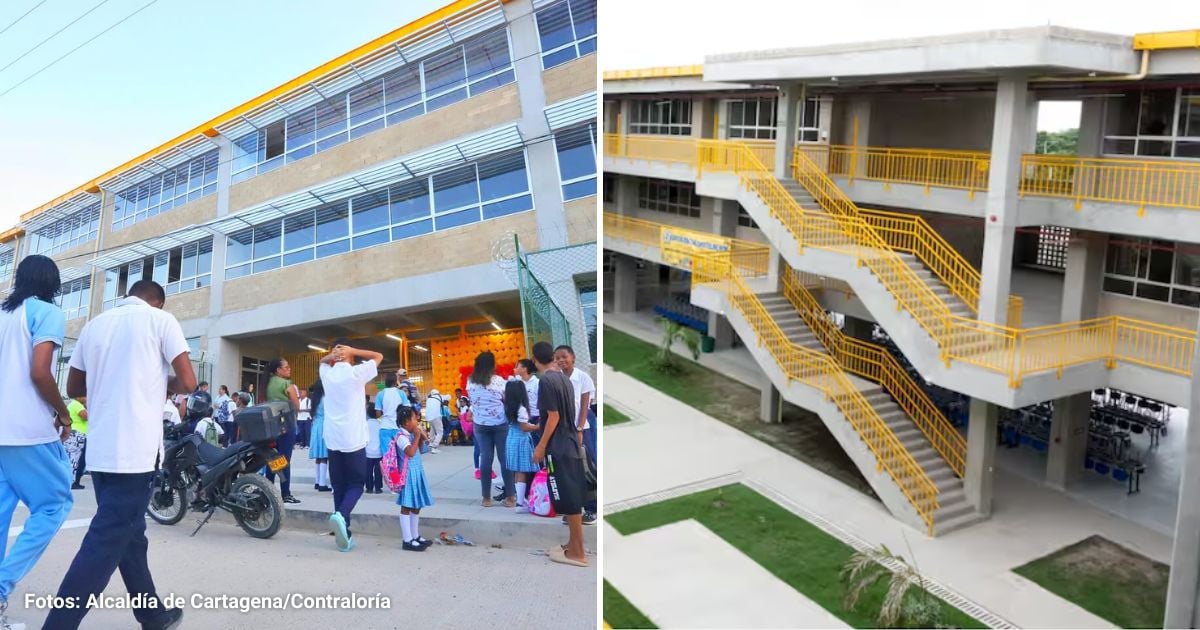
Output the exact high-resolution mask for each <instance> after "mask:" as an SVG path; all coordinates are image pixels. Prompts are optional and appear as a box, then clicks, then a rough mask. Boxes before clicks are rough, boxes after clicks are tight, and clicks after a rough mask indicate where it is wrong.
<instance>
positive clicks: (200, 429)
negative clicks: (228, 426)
mask: <svg viewBox="0 0 1200 630" xmlns="http://www.w3.org/2000/svg"><path fill="white" fill-rule="evenodd" d="M210 424H211V425H213V426H214V427H216V428H217V435H225V429H222V428H221V423H220V422H217V421H216V420H214V419H212V418H203V419H201V420H200V422H197V423H196V433H198V434H199V435H200V437H204V434H205V433H207V432H208V425H210Z"/></svg>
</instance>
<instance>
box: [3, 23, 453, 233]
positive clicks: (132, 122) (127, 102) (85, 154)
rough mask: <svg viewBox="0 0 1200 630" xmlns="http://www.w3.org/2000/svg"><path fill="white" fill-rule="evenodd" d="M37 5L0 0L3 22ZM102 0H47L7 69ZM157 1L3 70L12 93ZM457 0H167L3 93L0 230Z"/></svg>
mask: <svg viewBox="0 0 1200 630" xmlns="http://www.w3.org/2000/svg"><path fill="white" fill-rule="evenodd" d="M37 2H38V0H0V29H3V28H4V27H5V26H7V25H8V24H9V23H11V22H12V21H13V20H15V19H16V18H17V17H18V16H20V15H21V14H22V13H24V12H26V11H28V10H29V9H30V8H31V7H33V6H34V5H35V4H37ZM98 2H100V0H47V1H46V3H45V4H43V5H42V6H40V7H38V8H37V9H36V10H35V11H34V12H33V13H30V14H29V16H28V17H26V18H25V19H24V20H22V21H21V22H20V23H18V24H17V25H16V26H14V27H12V28H11V29H10V30H8V31H7V32H5V33H3V34H0V67H3V66H6V65H8V63H9V62H10V61H12V60H13V59H15V58H16V57H18V56H19V55H21V54H23V53H25V52H26V51H27V50H29V49H30V48H32V47H33V46H34V45H36V44H37V43H38V42H40V41H41V40H43V39H45V38H46V37H47V36H49V35H50V34H51V33H53V32H54V31H56V30H58V29H59V28H61V27H63V26H65V25H66V24H67V23H68V22H70V21H71V20H73V19H75V18H76V17H78V16H80V15H82V14H83V13H84V12H85V11H87V10H88V9H90V8H92V7H93V6H95V5H96V4H97V3H98ZM147 2H148V0H108V2H106V3H105V4H104V5H103V6H101V7H100V8H99V9H97V10H96V11H94V12H93V13H91V14H90V15H88V16H87V17H85V18H84V19H82V20H80V21H79V22H78V23H77V24H75V25H74V26H72V27H70V28H69V29H67V30H65V31H63V33H62V34H60V35H58V36H57V37H55V38H54V39H52V40H50V41H49V42H47V43H46V44H44V45H43V46H42V47H41V48H39V49H38V50H36V51H35V52H33V53H32V54H30V55H28V56H27V57H25V58H24V59H22V60H20V61H19V62H17V63H16V64H13V66H12V67H10V68H8V69H6V70H4V71H2V72H0V92H4V91H6V90H8V88H9V87H10V86H12V85H15V84H16V83H18V82H19V81H21V80H22V79H24V78H25V77H27V76H29V75H30V74H32V73H34V72H35V71H36V70H38V69H39V68H41V67H43V66H45V65H46V64H48V63H50V62H51V61H53V60H54V59H56V58H58V57H59V56H61V55H62V54H63V53H65V52H67V51H68V50H70V49H71V48H74V47H75V46H77V45H79V44H80V43H82V42H83V41H84V40H86V39H88V38H89V37H91V36H92V35H95V34H96V33H98V32H100V31H102V30H104V29H105V28H107V27H108V26H110V25H112V24H114V23H115V22H117V21H118V20H120V19H121V18H123V17H125V16H126V15H128V14H130V13H132V12H133V11H135V10H136V9H137V8H138V7H141V6H142V5H144V4H146V3H147ZM448 3H449V0H403V1H398V0H340V1H338V2H330V1H327V0H326V1H321V0H249V1H247V0H241V1H234V0H204V1H199V0H158V2H156V3H155V4H153V5H151V6H150V7H149V8H147V9H146V10H144V11H142V12H141V13H139V14H137V15H136V16H134V17H133V18H131V19H129V20H128V21H127V22H125V23H124V24H121V25H120V26H118V27H116V28H114V29H113V30H111V31H109V32H108V33H106V34H104V35H103V36H101V37H100V38H98V39H96V40H95V41H94V42H92V43H90V44H88V45H87V46H85V47H83V48H81V49H80V50H79V51H78V52H76V53H74V54H73V55H71V56H70V57H67V58H66V59H64V60H63V61H61V62H59V63H58V64H57V65H55V66H54V67H52V68H50V69H49V70H47V71H45V72H43V73H41V74H40V75H38V76H37V77H36V78H34V79H32V80H30V81H28V82H27V83H25V84H24V85H21V86H20V87H18V88H16V89H15V90H13V91H12V92H10V93H9V94H7V95H6V96H3V97H0V191H3V192H2V193H0V230H3V229H7V228H8V227H10V226H12V225H14V224H15V223H16V221H17V219H18V217H19V216H20V215H21V214H22V213H24V212H27V211H29V210H31V209H33V208H35V207H37V206H38V205H41V204H42V203H44V202H46V201H48V200H50V199H52V198H54V197H57V196H58V195H61V194H63V193H65V192H68V191H70V190H72V189H74V188H75V187H76V186H79V185H80V184H83V183H84V182H86V181H88V180H90V179H92V178H93V177H95V176H97V175H100V174H101V173H103V172H105V171H107V170H108V169H110V168H112V167H114V166H117V165H118V164H121V163H123V162H125V161H126V160H128V159H130V158H132V157H134V156H136V155H139V154H141V153H142V152H144V151H146V150H148V149H150V148H152V147H154V146H157V145H158V144H160V143H162V142H163V141H165V140H168V139H170V138H172V137H174V136H176V135H178V134H180V133H182V132H184V131H187V130H188V129H191V128H192V127H194V126H196V125H198V124H199V123H201V122H203V121H205V120H208V119H209V118H212V117H213V116H215V115H217V114H219V113H221V112H223V111H225V110H227V109H229V108H231V107H233V106H235V105H238V104H240V103H242V102H244V101H246V100H249V99H250V98H253V97H255V96H257V95H259V94H261V93H263V92H265V91H267V90H269V89H271V88H273V87H275V86H277V85H279V84H280V83H283V82H285V81H287V80H289V79H291V78H293V77H295V76H297V75H299V74H301V73H303V72H305V71H307V70H309V69H311V68H313V67H315V66H318V65H320V64H321V63H324V62H325V61H328V60H329V59H332V58H333V57H336V56H338V55H340V54H342V53H344V52H346V51H348V50H350V49H352V48H354V47H356V46H358V45H360V44H362V43H365V42H367V41H369V40H371V39H373V38H375V37H378V36H379V35H382V34H384V33H386V32H388V31H391V30H393V29H395V28H397V27H399V26H402V25H404V24H406V23H408V22H411V21H412V20H414V19H416V18H419V17H421V16H423V15H425V14H427V13H429V12H431V11H434V10H437V9H438V8H440V7H441V6H444V5H445V4H448Z"/></svg>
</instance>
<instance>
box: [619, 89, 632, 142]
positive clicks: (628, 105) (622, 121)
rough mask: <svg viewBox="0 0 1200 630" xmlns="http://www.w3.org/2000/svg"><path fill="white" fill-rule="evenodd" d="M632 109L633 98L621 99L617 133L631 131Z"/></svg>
mask: <svg viewBox="0 0 1200 630" xmlns="http://www.w3.org/2000/svg"><path fill="white" fill-rule="evenodd" d="M632 109H633V101H632V100H631V99H627V98H623V99H621V106H620V108H619V110H620V112H621V115H620V118H618V119H617V133H620V134H625V133H629V112H630V110H632Z"/></svg>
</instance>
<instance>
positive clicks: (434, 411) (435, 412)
mask: <svg viewBox="0 0 1200 630" xmlns="http://www.w3.org/2000/svg"><path fill="white" fill-rule="evenodd" d="M442 402H443V401H442V395H441V394H439V393H438V390H436V389H432V390H429V399H428V400H426V401H425V421H426V422H428V423H429V444H430V449H429V452H430V453H437V452H438V446H439V445H440V444H441V443H442V433H443V431H444V429H443V428H442Z"/></svg>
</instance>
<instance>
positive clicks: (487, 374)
mask: <svg viewBox="0 0 1200 630" xmlns="http://www.w3.org/2000/svg"><path fill="white" fill-rule="evenodd" d="M467 396H468V397H470V399H471V415H472V417H471V420H472V421H473V422H474V423H475V442H476V444H478V445H479V466H478V468H479V470H481V471H483V473H482V474H483V476H484V477H485V478H483V479H480V480H479V484H480V488H481V489H482V491H483V507H492V493H491V485H492V481H491V480H492V479H494V477H492V472H493V471H492V462H493V461H494V460H493V455H494V456H495V457H496V460H498V461H499V462H500V475H501V477H502V478H503V480H504V495H503V496H504V506H505V507H514V506H516V504H517V500H516V498H515V497H514V496H513V494H514V490H513V482H512V471H510V470H508V468H507V462H505V461H504V460H505V457H506V456H505V454H504V447H505V442H507V440H508V421H506V420H505V419H504V379H503V378H501V377H500V376H499V375H498V374H496V355H494V354H492V353H491V352H487V351H484V352H480V353H479V355H478V356H476V357H475V368H474V370H473V371H472V372H471V376H470V377H468V379H467ZM477 478H478V477H477Z"/></svg>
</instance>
